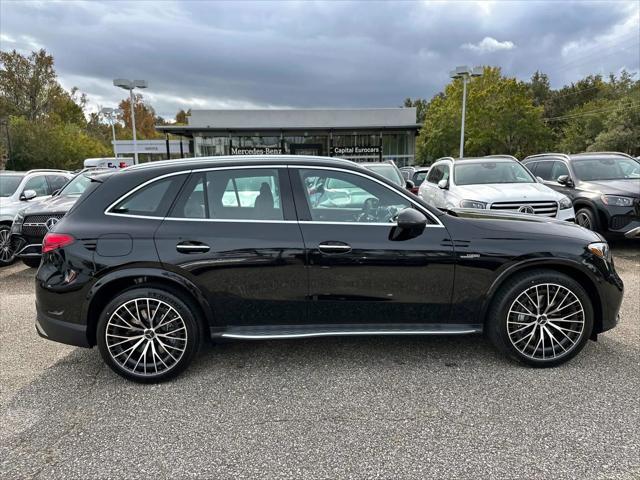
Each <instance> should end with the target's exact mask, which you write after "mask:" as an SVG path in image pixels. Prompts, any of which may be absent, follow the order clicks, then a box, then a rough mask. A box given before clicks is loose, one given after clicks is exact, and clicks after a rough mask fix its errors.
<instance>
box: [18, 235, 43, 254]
mask: <svg viewBox="0 0 640 480" xmlns="http://www.w3.org/2000/svg"><path fill="white" fill-rule="evenodd" d="M11 242H12V245H13V248H14V249H15V251H16V257H18V258H40V257H41V256H42V239H41V238H35V237H33V238H32V237H25V236H23V235H20V234H15V233H14V234H12V235H11Z"/></svg>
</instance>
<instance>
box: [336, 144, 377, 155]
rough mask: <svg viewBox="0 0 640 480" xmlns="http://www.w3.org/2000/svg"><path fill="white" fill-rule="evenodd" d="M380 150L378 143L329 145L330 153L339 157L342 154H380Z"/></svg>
mask: <svg viewBox="0 0 640 480" xmlns="http://www.w3.org/2000/svg"><path fill="white" fill-rule="evenodd" d="M381 152H382V150H381V147H380V146H379V145H376V146H357V145H356V146H354V147H331V155H332V156H334V157H340V156H343V155H349V156H351V155H380V153H381Z"/></svg>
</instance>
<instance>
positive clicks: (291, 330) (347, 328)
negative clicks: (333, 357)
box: [211, 323, 482, 340]
mask: <svg viewBox="0 0 640 480" xmlns="http://www.w3.org/2000/svg"><path fill="white" fill-rule="evenodd" d="M474 333H482V324H445V323H435V324H424V323H375V324H352V325H268V326H265V325H249V326H228V327H226V328H225V329H223V330H221V329H220V327H217V328H216V327H213V328H212V329H211V337H212V338H237V339H244V340H269V339H278V338H307V337H340V336H353V335H468V334H474Z"/></svg>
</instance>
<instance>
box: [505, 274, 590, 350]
mask: <svg viewBox="0 0 640 480" xmlns="http://www.w3.org/2000/svg"><path fill="white" fill-rule="evenodd" d="M584 326H585V313H584V309H583V307H582V303H581V302H580V299H578V297H577V296H576V294H575V293H573V292H572V291H571V290H569V289H568V288H566V287H563V286H562V285H558V284H555V283H542V284H539V285H534V286H533V287H530V288H527V289H526V290H525V291H523V292H522V293H521V294H520V295H518V297H517V298H516V299H515V300H514V301H513V303H512V304H511V308H510V309H509V313H508V314H507V334H508V335H509V340H510V341H511V344H512V345H513V346H514V347H515V348H516V349H517V350H518V352H520V353H521V354H522V355H524V356H526V357H528V358H531V359H534V360H555V359H557V358H560V357H563V356H565V355H567V354H568V353H569V352H571V351H572V350H573V349H574V348H575V347H576V345H578V343H579V340H580V337H581V336H582V333H583V331H584Z"/></svg>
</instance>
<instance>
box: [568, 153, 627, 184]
mask: <svg viewBox="0 0 640 480" xmlns="http://www.w3.org/2000/svg"><path fill="white" fill-rule="evenodd" d="M572 165H573V170H574V171H575V172H576V176H577V177H578V178H579V179H580V180H583V181H585V182H590V181H592V180H624V179H629V178H640V163H639V162H637V161H636V160H633V159H631V158H615V159H614V158H585V159H578V160H574V161H573V162H572Z"/></svg>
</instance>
